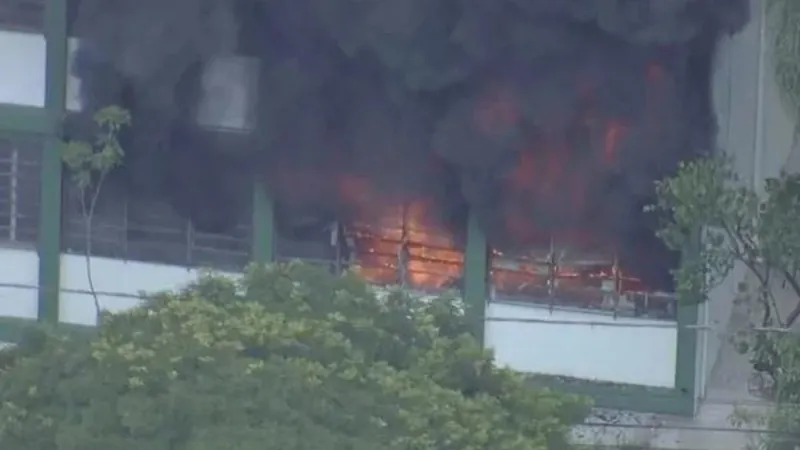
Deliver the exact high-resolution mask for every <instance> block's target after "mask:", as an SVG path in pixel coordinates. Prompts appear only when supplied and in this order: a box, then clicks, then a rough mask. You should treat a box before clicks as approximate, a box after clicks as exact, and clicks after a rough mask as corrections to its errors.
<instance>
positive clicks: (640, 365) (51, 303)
mask: <svg viewBox="0 0 800 450" xmlns="http://www.w3.org/2000/svg"><path fill="white" fill-rule="evenodd" d="M68 3H69V0H15V1H14V2H11V4H12V6H10V7H6V6H4V7H2V8H0V210H1V211H0V233H2V235H0V299H1V300H0V339H2V340H4V341H13V340H14V339H16V338H17V337H18V335H19V332H20V330H21V329H22V328H23V327H24V326H25V324H28V323H31V322H33V321H42V322H48V323H53V324H63V325H64V326H92V325H94V323H95V318H96V317H95V316H96V315H95V306H94V301H93V293H92V292H94V293H95V294H96V295H97V296H98V298H99V301H100V303H101V306H102V308H103V309H105V310H108V311H112V312H113V311H123V310H125V309H128V308H131V307H134V306H135V305H137V304H138V303H139V301H140V292H152V291H159V290H165V289H174V288H178V287H180V286H182V285H184V284H185V283H187V282H189V281H191V280H192V279H193V278H195V277H196V276H197V274H198V270H199V269H201V268H212V269H216V270H221V271H228V272H236V271H237V270H239V269H241V268H242V267H244V265H245V264H247V262H248V261H257V262H270V261H276V260H286V259H292V258H300V259H307V260H311V261H315V262H318V263H319V262H321V263H322V264H325V265H326V266H328V267H330V268H331V270H342V269H344V268H346V267H353V268H356V267H357V268H358V270H361V271H362V273H363V274H364V275H365V276H366V277H367V278H368V279H370V280H373V281H375V282H376V284H387V283H389V284H390V283H401V284H406V285H408V286H410V287H412V288H417V289H421V290H425V289H428V288H434V289H442V288H457V289H460V291H461V293H462V295H463V297H464V299H465V301H466V302H468V303H469V304H471V305H474V306H476V307H477V310H479V311H483V312H484V314H483V317H482V318H481V319H482V320H480V322H482V323H483V326H482V327H481V329H480V330H479V331H480V335H481V336H482V337H483V339H484V341H485V343H486V345H487V346H489V347H491V348H493V349H494V351H495V354H496V357H497V360H498V362H500V363H502V364H506V365H508V366H510V367H512V368H515V369H518V370H521V371H523V372H527V373H531V374H539V375H542V377H539V378H537V379H540V380H541V381H540V382H541V383H544V384H548V385H554V386H556V387H561V388H564V389H569V390H573V391H576V392H579V393H585V394H589V395H591V396H593V397H595V398H596V399H597V401H598V403H599V404H601V405H603V406H607V407H612V408H619V409H627V410H639V411H646V412H659V413H670V414H681V415H692V414H694V412H695V411H696V408H697V406H698V404H699V403H698V401H699V399H701V398H702V397H703V393H704V392H705V389H706V380H707V379H708V377H709V375H710V370H711V367H712V366H713V364H714V360H715V358H716V354H717V353H718V352H719V347H720V346H721V343H720V341H719V339H715V338H714V337H713V335H711V334H707V333H702V332H701V331H700V328H702V327H700V328H698V326H697V325H704V324H705V325H708V324H713V323H726V320H727V317H728V316H729V315H730V308H727V307H726V305H727V304H728V303H727V302H725V301H716V302H711V303H710V304H704V305H701V306H696V305H691V304H682V303H681V304H679V303H676V302H675V301H674V299H673V298H672V296H671V295H669V293H661V292H649V291H647V290H644V289H641V288H639V287H637V286H636V285H635V283H632V282H629V283H628V284H626V281H625V279H624V277H622V276H621V275H619V274H618V273H619V270H618V267H617V263H616V257H615V256H614V255H613V254H604V255H603V257H602V258H600V261H599V262H597V261H595V260H594V259H592V262H586V260H587V259H591V258H588V257H585V258H578V259H576V260H569V261H567V260H563V261H560V262H559V263H558V264H561V265H560V266H558V267H561V268H563V267H568V268H570V269H574V272H575V273H580V274H579V275H576V276H570V277H571V278H570V279H569V280H565V279H561V278H559V277H561V276H562V275H559V274H561V273H563V272H564V271H563V270H562V271H561V272H559V271H558V270H555V269H554V267H555V266H557V265H558V264H556V263H555V262H553V261H548V260H547V258H546V257H543V258H540V259H539V260H536V258H532V259H528V260H524V261H519V260H517V261H511V262H509V261H508V260H507V259H504V257H503V256H502V255H499V254H498V252H495V251H493V250H492V249H490V248H489V246H488V244H487V239H486V236H484V234H483V232H482V231H481V229H480V227H478V226H477V224H476V220H475V218H474V217H469V218H466V217H465V218H464V222H465V223H464V224H463V228H464V229H465V233H464V238H463V239H461V240H456V239H451V238H450V237H444V238H441V237H437V236H436V233H435V232H434V231H432V230H430V229H427V230H423V231H420V225H419V224H418V223H416V222H415V220H414V214H415V213H414V211H416V209H415V208H422V209H424V207H423V206H419V205H410V206H408V207H403V208H402V211H399V212H398V211H394V212H391V213H387V214H388V215H389V217H390V218H389V219H385V220H384V222H386V223H390V225H386V229H385V230H384V231H383V232H380V233H378V232H375V231H374V230H375V229H376V228H375V226H371V227H362V228H359V227H358V226H357V225H355V224H347V226H346V227H345V226H343V225H341V224H335V226H334V227H333V228H332V229H331V230H328V231H329V232H328V233H327V234H325V235H324V236H316V237H315V238H303V239H301V238H299V237H297V236H296V235H289V234H287V233H285V232H284V231H282V227H281V226H280V223H281V214H282V210H281V208H280V205H276V203H275V202H274V201H272V199H271V197H270V195H269V192H268V191H267V189H266V188H265V187H264V185H263V184H262V183H260V182H259V181H258V180H255V179H254V180H250V179H247V180H243V181H242V185H241V186H237V188H236V189H237V190H236V192H237V193H238V194H237V195H238V197H237V198H238V200H237V201H239V202H241V203H242V204H246V205H248V206H247V207H246V208H242V209H241V211H243V213H242V214H241V217H238V216H237V217H235V218H233V219H232V220H235V222H236V223H235V224H234V226H231V227H227V228H226V230H225V231H224V232H210V231H207V230H205V229H204V230H200V229H198V227H196V226H195V225H194V223H193V221H192V220H187V219H186V218H184V216H181V215H180V214H176V213H175V212H174V211H171V209H170V208H169V207H167V206H165V205H164V204H163V203H162V202H160V201H159V199H158V198H157V196H151V197H149V198H142V197H136V198H134V197H131V196H126V194H125V193H120V192H116V191H115V188H113V187H111V188H109V190H108V191H103V194H102V195H101V197H102V198H101V199H100V201H99V202H98V209H97V212H96V215H95V216H94V217H93V232H92V234H91V236H86V234H85V233H84V227H83V222H82V219H83V217H82V216H81V214H80V209H79V208H78V207H77V206H76V201H75V195H74V189H73V188H72V187H71V183H70V174H69V173H68V172H66V171H65V170H64V169H63V167H62V162H61V154H62V153H61V152H62V146H63V143H64V139H65V138H68V137H69V136H68V135H69V133H70V130H69V126H68V125H69V123H70V121H71V120H72V119H71V117H73V116H75V117H78V116H80V115H81V114H82V113H86V112H87V111H85V109H86V108H85V107H84V105H83V103H84V102H83V99H82V97H81V95H80V91H81V86H80V85H81V81H80V79H79V78H78V77H76V76H74V74H73V72H74V71H73V67H72V66H73V65H74V59H75V58H74V56H75V54H76V52H77V50H78V49H79V48H80V45H81V42H80V41H79V40H78V39H76V38H75V37H74V36H72V35H71V31H70V23H69V17H70V9H69V4H68ZM4 8H5V9H4ZM753 33H755V34H753ZM758 37H759V35H758V33H757V32H754V31H753V28H752V27H750V28H748V29H747V30H746V31H745V32H743V33H742V34H741V35H737V36H734V37H733V38H730V39H728V40H726V41H725V43H724V45H723V49H722V53H721V54H720V56H719V61H717V63H716V65H717V69H716V71H715V75H714V90H715V92H714V97H715V102H716V104H715V108H716V110H717V112H718V116H719V117H720V119H721V120H720V122H721V123H720V136H719V138H718V141H719V144H720V146H722V147H723V148H727V149H729V150H730V151H732V152H733V153H735V154H736V155H737V157H738V158H739V159H738V161H742V162H741V164H742V166H741V170H742V172H743V173H753V179H754V182H758V180H759V179H761V178H759V177H763V176H764V175H763V173H769V171H768V170H767V169H769V170H772V168H771V165H774V164H773V161H775V158H774V157H773V156H767V153H766V152H772V151H773V150H774V151H776V152H779V151H780V150H777V149H778V148H783V147H784V146H785V144H787V142H784V141H783V140H785V139H786V136H784V135H785V133H784V131H785V129H784V128H781V129H780V130H778V131H775V130H772V132H768V131H767V130H765V129H764V128H765V127H781V126H784V127H785V126H788V125H785V124H784V125H778V122H779V121H780V120H783V121H784V122H786V119H785V117H783V116H781V117H783V119H780V118H772V117H771V116H770V118H769V120H766V119H765V117H766V116H768V115H770V114H773V111H777V110H776V109H775V108H776V106H775V105H776V104H777V103H776V102H777V98H776V97H775V96H774V93H770V92H771V91H764V88H763V86H764V85H766V84H767V82H766V81H764V80H765V79H766V76H765V75H763V70H764V67H765V66H766V64H767V62H765V61H764V60H763V57H761V56H760V55H761V54H762V53H763V51H761V50H759V45H761V44H759V42H761V41H759V40H758ZM754 39H755V40H754ZM254 71H257V65H254V63H253V61H252V60H251V59H249V58H248V57H247V56H245V55H242V56H234V57H230V56H228V57H226V58H222V59H220V60H219V61H217V62H216V63H215V64H211V65H209V66H208V67H206V68H204V75H203V77H202V84H203V86H204V89H206V90H207V91H208V95H207V103H208V104H207V105H205V106H202V105H201V106H200V107H199V109H198V111H197V117H196V118H195V119H196V123H197V125H198V126H200V127H204V128H207V129H208V130H209V133H215V136H216V135H222V136H225V137H224V139H231V141H232V142H234V141H236V142H238V141H237V139H240V138H239V137H238V136H242V135H246V134H247V133H249V132H251V131H252V125H251V121H249V120H248V117H249V114H251V113H252V112H251V109H252V107H251V106H250V105H248V99H249V98H250V97H251V96H252V94H251V92H250V91H251V90H252V89H253V87H252V79H253V75H252V73H253V72H254ZM753 76H755V79H754V78H753ZM219 92H222V93H223V94H224V95H223V97H224V98H225V99H226V101H225V102H223V103H224V105H223V104H221V103H219V100H218V99H217V100H215V97H214V95H213V94H214V93H217V94H218V93H219ZM770 96H771V97H770ZM215 101H216V102H217V103H215ZM760 102H764V104H761V103H760ZM740 104H750V105H752V104H759V105H760V106H758V108H759V109H758V110H757V111H751V110H749V109H747V108H739V107H738V106H737V105H740ZM775 114H779V113H775ZM75 120H76V121H78V120H79V119H75ZM134 120H136V117H134ZM787 123H788V122H787ZM737 133H739V134H738V135H737ZM742 133H749V134H747V135H746V136H745V135H743V134H742ZM782 133H783V134H782ZM227 136H232V137H227ZM776 139H777V140H781V139H783V140H781V141H780V142H777V141H776ZM767 141H769V142H767ZM235 145H238V144H234V146H235ZM754 148H755V149H756V150H755V151H753V150H752V149H754ZM787 148H788V146H787ZM748 152H750V153H748ZM787 152H788V150H787ZM786 154H787V155H788V153H786ZM778 159H780V158H778ZM753 166H757V167H756V168H753ZM766 166H770V168H767V167H766ZM232 170H235V168H234V169H232ZM391 214H395V215H391ZM381 223H383V222H381ZM398 223H399V224H400V225H399V226H398V225H397V224H398ZM373 225H374V224H373ZM381 226H382V225H381ZM365 230H372V231H365ZM370 233H372V234H370ZM392 233H399V234H398V236H399V237H394V238H393V237H391V236H392ZM415 233H416V235H415ZM378 235H380V236H378ZM414 236H417V237H416V238H415V237H414ZM87 239H88V240H89V241H90V242H91V249H92V251H91V254H90V255H88V256H87V254H86V246H87ZM415 239H416V241H415ZM426 239H430V241H427V240H426ZM555 241H556V239H554V238H551V242H550V247H551V249H550V250H552V249H553V248H554V247H555V246H557V244H558V243H557V242H555ZM412 244H413V245H412ZM423 247H424V248H426V249H430V248H432V249H434V250H436V252H437V255H438V256H437V257H435V258H434V257H430V256H428V255H430V253H431V252H430V251H422V250H419V249H420V248H423ZM363 248H367V250H364V251H363V252H362V253H359V249H363ZM415 249H416V250H415ZM381 252H383V253H381ZM552 253H553V252H552V251H551V252H550V253H548V254H552ZM345 254H347V255H345ZM367 254H369V255H372V256H370V257H367V256H364V255H367ZM375 255H378V256H375ZM379 257H382V258H388V259H392V258H395V260H393V261H392V262H391V263H386V264H384V263H383V262H381V261H383V260H381V259H380V258H379ZM87 258H88V260H89V261H90V263H89V264H87ZM370 258H373V259H370ZM89 267H90V268H91V282H90V276H89V273H88V271H87V268H89ZM386 267H391V270H388V271H387V270H386V269H385V268H386ZM521 267H523V268H522V269H521ZM586 267H589V269H586ZM578 269H580V270H578ZM584 269H585V270H590V269H591V270H596V271H597V273H600V272H602V273H603V275H602V276H600V275H598V276H596V277H594V276H588V275H587V276H586V277H584V276H583V275H581V274H584ZM570 273H572V272H570ZM521 274H522V275H521ZM523 275H524V276H523ZM515 277H516V278H515ZM520 277H523V278H524V279H523V280H522V281H521V282H517V283H518V285H522V284H525V285H526V286H528V285H532V286H533V288H531V289H530V290H529V291H525V292H524V294H519V293H520V292H523V289H522V288H515V289H514V290H513V291H514V292H515V293H517V294H519V295H510V294H509V290H508V289H507V288H506V287H507V286H508V285H509V284H513V283H512V281H509V280H512V279H517V278H520ZM525 277H527V278H525ZM581 277H584V278H586V279H587V280H588V279H592V280H594V281H592V282H591V283H590V282H588V281H587V282H586V283H584V284H579V283H578V282H575V281H571V280H574V279H578V278H580V279H581V280H583V279H584V278H581ZM431 280H433V281H431ZM537 283H538V284H537ZM581 283H582V282H581ZM732 283H733V282H732ZM515 286H517V285H515ZM536 289H539V290H540V291H541V292H539V293H537V292H538V291H536ZM559 289H561V290H560V291H559ZM721 289H722V290H723V291H724V290H725V289H727V290H730V285H729V284H726V285H725V286H724V287H721ZM723 291H720V292H723ZM725 295H727V294H724V293H721V294H719V296H721V297H724V296H725ZM567 299H569V301H566V300H567Z"/></svg>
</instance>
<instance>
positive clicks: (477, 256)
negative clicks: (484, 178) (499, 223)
mask: <svg viewBox="0 0 800 450" xmlns="http://www.w3.org/2000/svg"><path fill="white" fill-rule="evenodd" d="M488 254H489V253H488V247H487V244H486V235H485V234H484V233H483V230H482V229H481V228H480V226H479V225H478V221H477V219H476V217H475V215H474V214H470V216H469V222H468V224H467V246H466V250H465V252H464V302H465V303H466V306H467V314H468V316H469V318H470V321H472V322H473V326H474V329H475V336H476V337H477V338H478V340H479V341H480V342H483V333H484V328H485V321H484V316H485V314H486V310H485V308H486V298H487V295H488V289H487V281H488V275H489V272H488V269H489V265H488Z"/></svg>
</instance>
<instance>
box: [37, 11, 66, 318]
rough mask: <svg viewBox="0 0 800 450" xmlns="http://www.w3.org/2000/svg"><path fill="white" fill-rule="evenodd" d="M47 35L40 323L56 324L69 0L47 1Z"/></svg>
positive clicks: (41, 211) (40, 225) (40, 248)
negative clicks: (62, 124) (49, 132)
mask: <svg viewBox="0 0 800 450" xmlns="http://www.w3.org/2000/svg"><path fill="white" fill-rule="evenodd" d="M45 36H46V37H47V73H46V76H45V80H46V81H45V105H46V108H47V118H48V122H49V123H50V126H51V130H52V131H53V133H52V134H50V135H49V136H48V137H47V139H46V140H45V145H44V153H43V155H42V168H41V180H40V183H41V185H40V186H41V194H40V195H41V199H40V210H39V320H40V321H43V322H48V323H53V324H55V323H58V309H59V306H58V300H59V287H60V278H61V276H60V275H61V273H60V272H61V266H60V259H61V119H62V117H63V115H64V102H65V98H66V89H67V88H66V80H67V0H48V1H47V6H46V10H45Z"/></svg>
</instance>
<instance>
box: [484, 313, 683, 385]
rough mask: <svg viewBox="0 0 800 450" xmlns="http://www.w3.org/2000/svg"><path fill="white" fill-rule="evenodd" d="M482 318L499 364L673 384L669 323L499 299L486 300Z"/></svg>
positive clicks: (673, 347) (674, 337)
mask: <svg viewBox="0 0 800 450" xmlns="http://www.w3.org/2000/svg"><path fill="white" fill-rule="evenodd" d="M486 317H487V323H486V331H485V339H486V345H487V346H488V347H491V348H492V349H494V352H495V356H496V358H497V361H498V363H500V364H503V365H507V366H508V367H511V368H513V369H516V370H519V371H522V372H528V373H541V374H548V375H562V376H569V377H575V378H583V379H589V380H597V381H606V382H615V383H629V384H639V385H645V386H657V387H666V388H671V387H675V366H676V356H677V328H676V324H675V323H673V322H667V321H656V320H645V319H635V318H614V317H613V316H611V315H606V314H598V313H591V312H580V311H577V310H575V311H567V310H558V309H556V310H553V311H552V312H551V311H550V310H549V308H547V307H538V306H532V305H519V304H511V303H501V302H492V303H490V304H489V305H488V306H487V308H486ZM498 319H501V320H502V319H512V320H521V321H519V322H514V321H498ZM524 321H528V322H524ZM586 322H591V323H593V324H586ZM631 325H632V326H631Z"/></svg>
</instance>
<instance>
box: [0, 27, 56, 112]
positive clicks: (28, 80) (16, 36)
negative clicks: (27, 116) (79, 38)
mask: <svg viewBox="0 0 800 450" xmlns="http://www.w3.org/2000/svg"><path fill="white" fill-rule="evenodd" d="M45 47H46V46H45V39H44V36H43V35H41V34H32V33H21V32H12V31H4V30H0V103H10V104H15V105H24V106H44V78H45V55H46V51H45Z"/></svg>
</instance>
